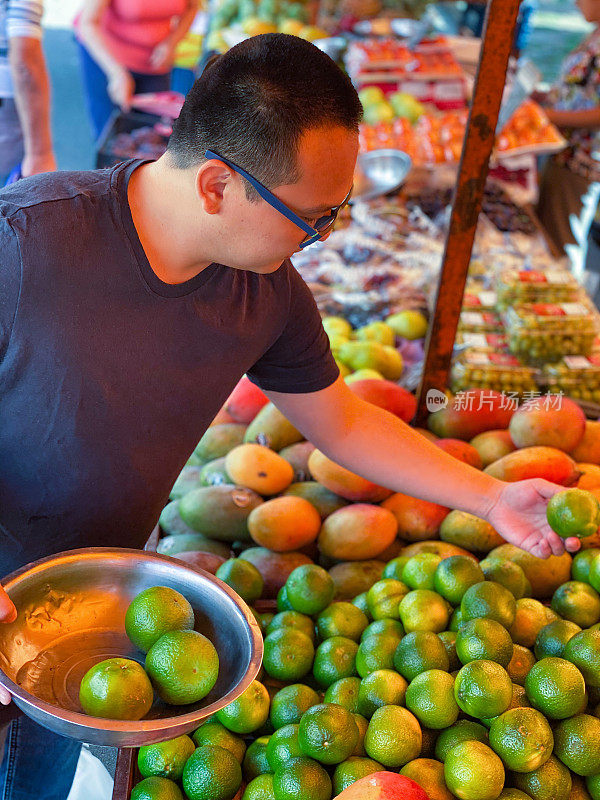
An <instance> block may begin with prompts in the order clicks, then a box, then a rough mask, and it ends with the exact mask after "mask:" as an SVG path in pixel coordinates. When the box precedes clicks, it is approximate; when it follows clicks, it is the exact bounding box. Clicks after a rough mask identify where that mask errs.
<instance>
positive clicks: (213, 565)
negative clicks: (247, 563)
mask: <svg viewBox="0 0 600 800" xmlns="http://www.w3.org/2000/svg"><path fill="white" fill-rule="evenodd" d="M175 558H178V559H179V560H180V561H183V562H184V563H186V564H189V565H190V567H193V568H194V569H203V570H204V571H205V572H210V574H211V575H214V574H215V572H216V571H217V570H218V569H219V567H220V566H221V564H224V563H225V562H226V561H227V559H226V558H223V556H219V555H217V554H216V553H203V552H201V551H199V550H184V551H183V552H181V553H177V555H176V556H175Z"/></svg>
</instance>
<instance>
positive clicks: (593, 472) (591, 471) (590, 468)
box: [575, 464, 600, 538]
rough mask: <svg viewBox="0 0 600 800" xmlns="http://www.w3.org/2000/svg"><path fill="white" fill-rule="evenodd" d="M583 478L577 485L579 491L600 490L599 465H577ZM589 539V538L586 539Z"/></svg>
mask: <svg viewBox="0 0 600 800" xmlns="http://www.w3.org/2000/svg"><path fill="white" fill-rule="evenodd" d="M576 466H577V469H578V471H579V472H580V473H581V477H580V478H579V480H578V481H577V483H576V484H575V485H576V487H577V488H578V489H587V490H588V491H592V490H593V489H600V466H598V465H597V464H577V465H576ZM586 538H587V537H586Z"/></svg>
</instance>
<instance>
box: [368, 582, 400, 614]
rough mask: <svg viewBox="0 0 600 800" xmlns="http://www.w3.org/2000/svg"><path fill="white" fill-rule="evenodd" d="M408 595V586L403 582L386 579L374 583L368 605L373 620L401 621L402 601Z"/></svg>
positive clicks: (370, 590) (369, 594)
mask: <svg viewBox="0 0 600 800" xmlns="http://www.w3.org/2000/svg"><path fill="white" fill-rule="evenodd" d="M407 594H408V586H407V585H406V584H405V583H402V581H396V580H394V579H393V578H385V579H384V580H380V581H377V583H374V584H373V586H371V588H370V589H369V591H368V592H367V605H368V607H369V612H370V614H371V616H372V617H373V619H374V620H378V619H399V618H400V611H399V607H400V601H401V600H402V598H403V597H405V596H406V595H407Z"/></svg>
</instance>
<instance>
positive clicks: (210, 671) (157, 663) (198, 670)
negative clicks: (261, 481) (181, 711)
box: [146, 631, 219, 705]
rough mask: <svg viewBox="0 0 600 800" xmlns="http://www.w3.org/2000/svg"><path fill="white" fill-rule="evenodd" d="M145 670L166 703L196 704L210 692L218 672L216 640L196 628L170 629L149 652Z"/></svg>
mask: <svg viewBox="0 0 600 800" xmlns="http://www.w3.org/2000/svg"><path fill="white" fill-rule="evenodd" d="M146 672H147V673H148V675H149V676H150V679H151V680H152V682H153V684H154V686H155V688H156V691H157V692H158V694H159V695H160V697H161V698H162V699H163V700H164V701H165V703H170V704H172V705H187V704H188V703H196V702H198V700H202V698H203V697H206V695H207V694H208V693H209V692H210V690H211V689H212V688H213V686H214V685H215V683H216V682H217V677H218V674H219V656H218V655H217V651H216V650H215V647H214V645H213V643H212V642H211V641H210V640H209V639H207V638H206V636H203V635H202V634H201V633H198V632H197V631H169V632H168V633H165V634H164V635H163V636H161V637H160V639H159V640H158V641H157V642H156V643H155V644H153V645H152V647H151V648H150V650H148V653H147V655H146Z"/></svg>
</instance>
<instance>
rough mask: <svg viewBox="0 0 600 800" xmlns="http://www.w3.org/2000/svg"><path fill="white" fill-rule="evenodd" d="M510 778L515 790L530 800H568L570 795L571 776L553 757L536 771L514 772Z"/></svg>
mask: <svg viewBox="0 0 600 800" xmlns="http://www.w3.org/2000/svg"><path fill="white" fill-rule="evenodd" d="M512 777H513V782H514V784H515V786H516V787H517V789H520V790H521V791H522V792H525V793H526V794H527V795H528V796H529V797H531V798H532V800H568V798H569V796H570V793H571V774H570V772H569V770H568V769H567V768H566V767H565V766H564V764H561V762H560V761H559V760H558V759H557V758H555V757H554V756H551V757H550V758H549V759H548V761H546V763H545V764H542V766H541V767H538V769H534V770H533V771H532V772H525V773H519V772H515V773H514V775H513V776H512Z"/></svg>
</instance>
